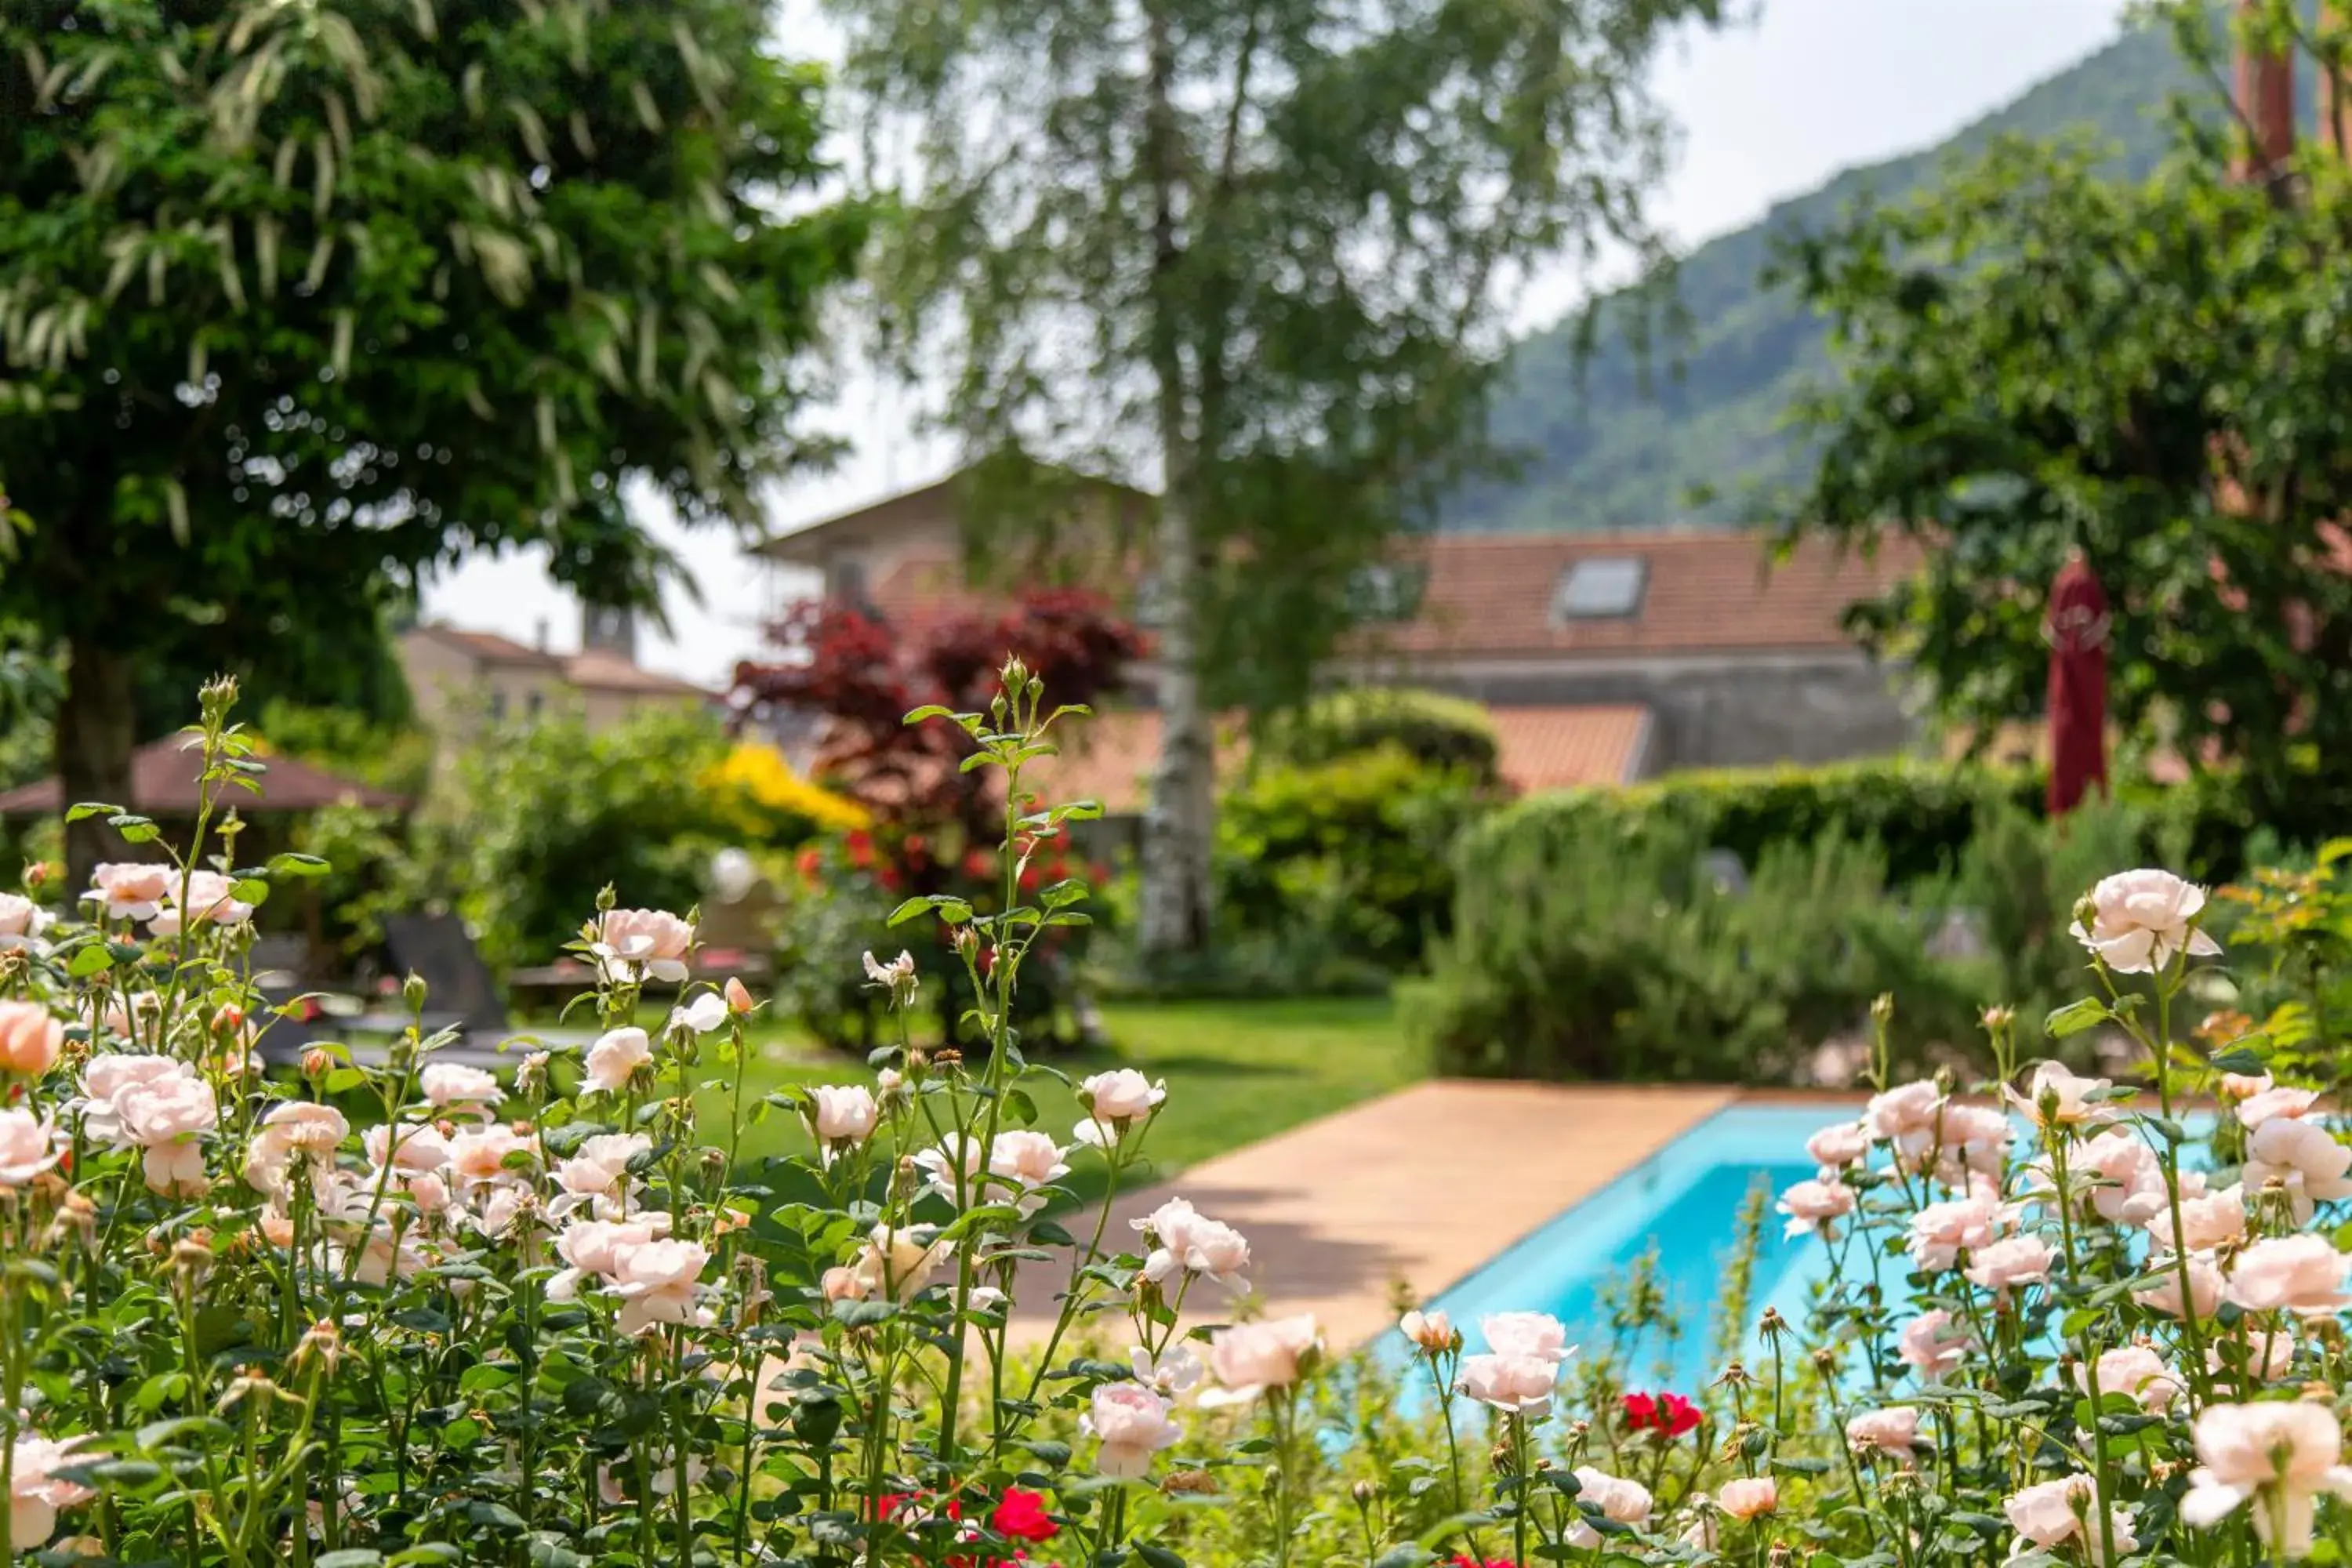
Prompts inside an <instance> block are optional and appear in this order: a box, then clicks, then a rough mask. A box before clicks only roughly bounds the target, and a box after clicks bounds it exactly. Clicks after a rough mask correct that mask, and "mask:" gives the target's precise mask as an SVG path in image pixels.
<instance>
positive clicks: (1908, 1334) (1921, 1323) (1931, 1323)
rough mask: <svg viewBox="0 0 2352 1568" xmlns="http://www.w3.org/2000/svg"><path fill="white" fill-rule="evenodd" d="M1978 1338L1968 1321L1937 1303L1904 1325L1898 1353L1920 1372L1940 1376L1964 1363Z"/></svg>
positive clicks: (1920, 1373) (1897, 1342)
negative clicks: (1959, 1319) (1961, 1320)
mask: <svg viewBox="0 0 2352 1568" xmlns="http://www.w3.org/2000/svg"><path fill="white" fill-rule="evenodd" d="M1974 1344H1975V1339H1974V1336H1972V1335H1971V1334H1970V1333H1969V1328H1968V1325H1967V1324H1965V1323H1960V1322H1956V1321H1953V1318H1952V1314H1951V1313H1949V1312H1948V1311H1946V1310H1944V1309H1943V1308H1941V1307H1937V1308H1935V1309H1933V1310H1929V1311H1925V1312H1922V1313H1920V1314H1919V1315H1918V1316H1917V1317H1916V1318H1914V1319H1912V1320H1911V1321H1909V1322H1907V1323H1906V1324H1904V1325H1903V1332H1902V1334H1901V1336H1900V1337H1899V1338H1898V1339H1897V1341H1896V1342H1895V1354H1896V1355H1898V1356H1900V1357H1902V1358H1903V1361H1904V1363H1905V1364H1906V1365H1908V1366H1910V1367H1912V1368H1914V1369H1915V1370H1916V1371H1917V1372H1918V1373H1919V1375H1920V1376H1922V1377H1933V1378H1940V1377H1942V1376H1944V1375H1945V1374H1946V1373H1949V1372H1951V1371H1952V1370H1953V1369H1954V1368H1956V1367H1958V1365H1959V1364H1960V1362H1961V1361H1962V1360H1963V1359H1964V1358H1965V1357H1966V1356H1967V1354H1968V1352H1969V1349H1970V1348H1971V1347H1972V1346H1973V1345H1974Z"/></svg>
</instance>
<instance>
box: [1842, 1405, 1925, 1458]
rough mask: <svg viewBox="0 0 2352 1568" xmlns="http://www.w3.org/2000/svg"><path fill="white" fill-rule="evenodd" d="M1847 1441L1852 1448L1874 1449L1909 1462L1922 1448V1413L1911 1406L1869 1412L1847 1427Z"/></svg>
mask: <svg viewBox="0 0 2352 1568" xmlns="http://www.w3.org/2000/svg"><path fill="white" fill-rule="evenodd" d="M1845 1440H1846V1444H1847V1446H1848V1447H1853V1448H1857V1449H1860V1448H1873V1449H1875V1450H1877V1451H1878V1452H1879V1453H1882V1454H1890V1455H1893V1456H1894V1457H1895V1458H1900V1459H1907V1458H1910V1457H1911V1451H1912V1449H1913V1448H1915V1447H1917V1446H1918V1442H1919V1412H1918V1411H1916V1410H1915V1409H1913V1408H1912V1407H1911V1406H1910V1405H1888V1406H1887V1407H1886V1408H1885V1409H1883V1410H1865V1411H1864V1412H1863V1413H1862V1414H1861V1415H1857V1416H1855V1417H1853V1419H1852V1420H1850V1421H1848V1422H1847V1423H1846V1424H1845Z"/></svg>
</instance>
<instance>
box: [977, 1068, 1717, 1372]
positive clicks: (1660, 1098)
mask: <svg viewBox="0 0 2352 1568" xmlns="http://www.w3.org/2000/svg"><path fill="white" fill-rule="evenodd" d="M1740 1098H1741V1095H1740V1091H1738V1089H1690V1088H1648V1087H1641V1086H1633V1085H1591V1086H1578V1087H1559V1086H1553V1085H1546V1084H1530V1083H1494V1082H1466V1081H1446V1080H1441V1081H1438V1082H1433V1083H1422V1084H1415V1085H1414V1086H1412V1088H1410V1089H1401V1090H1399V1091H1398V1092H1396V1093H1394V1094H1391V1095H1387V1096H1384V1097H1383V1098H1381V1099H1379V1100H1371V1101H1369V1102H1368V1103H1366V1104H1363V1105H1359V1106H1355V1107H1352V1108H1351V1109H1349V1110H1342V1111H1339V1112H1337V1113H1336V1114H1333V1115H1330V1116H1326V1117H1323V1118H1321V1119H1320V1120H1318V1121H1310V1122H1307V1123H1306V1124H1305V1125H1304V1126H1300V1127H1295V1128H1293V1129H1291V1130H1290V1131H1287V1132H1285V1133H1282V1134H1280V1135H1279V1136H1277V1137H1274V1138H1269V1139H1266V1140H1265V1142H1260V1143H1253V1144H1251V1145H1250V1146H1249V1147H1247V1148H1244V1149H1236V1150H1234V1151H1233V1152H1230V1153H1226V1154H1221V1155H1219V1156H1218V1157H1217V1158H1215V1159H1213V1160H1208V1161H1204V1162H1202V1163H1200V1164H1198V1165H1194V1166H1192V1168H1191V1169H1189V1170H1187V1171H1185V1172H1183V1173H1181V1174H1180V1175H1178V1176H1176V1177H1175V1178H1173V1179H1172V1180H1171V1181H1167V1182H1164V1183H1160V1184H1157V1185H1154V1186H1150V1187H1147V1188H1144V1189H1142V1190H1141V1191H1139V1192H1136V1193H1132V1194H1127V1195H1125V1196H1122V1197H1120V1198H1118V1199H1117V1200H1116V1201H1114V1203H1113V1204H1112V1205H1111V1226H1112V1229H1113V1232H1114V1233H1116V1234H1117V1235H1118V1237H1120V1238H1121V1239H1120V1240H1118V1241H1113V1240H1112V1239H1111V1237H1108V1236H1107V1237H1105V1242H1106V1245H1107V1246H1113V1247H1116V1246H1120V1245H1125V1244H1126V1243H1127V1242H1128V1241H1129V1240H1130V1239H1131V1238H1132V1237H1133V1233H1132V1232H1131V1231H1129V1230H1128V1228H1127V1225H1128V1222H1129V1220H1131V1219H1135V1218H1138V1217H1139V1216H1141V1215H1147V1214H1150V1212H1151V1211H1152V1210H1153V1209H1155V1208H1157V1207H1159V1206H1160V1204H1161V1203H1163V1202H1165V1201H1166V1200H1167V1199H1169V1198H1171V1197H1183V1198H1189V1199H1191V1200H1192V1205H1193V1206H1194V1207H1196V1208H1198V1209H1199V1210H1200V1211H1201V1212H1202V1214H1205V1215H1209V1216H1211V1217H1212V1218H1215V1219H1221V1220H1223V1221H1225V1222H1226V1223H1227V1224H1229V1225H1232V1226H1234V1227H1235V1228H1237V1229H1238V1230H1240V1231H1241V1232H1242V1234H1243V1235H1244V1236H1246V1237H1249V1241H1250V1252H1251V1256H1252V1258H1253V1267H1252V1268H1251V1269H1250V1284H1251V1285H1252V1287H1253V1288H1254V1289H1255V1290H1257V1291H1258V1292H1259V1293H1260V1294H1262V1295H1263V1296H1264V1297H1265V1301H1266V1309H1267V1311H1268V1312H1269V1313H1270V1314H1273V1315H1276V1316H1286V1315H1288V1314H1291V1313H1295V1312H1312V1313H1314V1314H1315V1316H1316V1319H1317V1321H1319V1322H1320V1323H1321V1324H1322V1325H1323V1331H1324V1335H1325V1338H1326V1341H1327V1342H1328V1344H1329V1345H1330V1346H1331V1348H1332V1349H1333V1350H1335V1351H1344V1350H1350V1349H1353V1348H1355V1347H1356V1346H1358V1345H1360V1344H1363V1343H1365V1342H1367V1341H1369V1340H1370V1339H1371V1338H1373V1337H1374V1336H1375V1335H1377V1334H1378V1333H1380V1332H1381V1330H1383V1329H1385V1328H1387V1327H1388V1326H1389V1325H1390V1324H1391V1321H1393V1313H1392V1310H1391V1297H1392V1294H1393V1291H1394V1289H1395V1288H1396V1286H1397V1284H1398V1283H1399V1282H1400V1281H1402V1282H1403V1283H1404V1284H1405V1285H1407V1286H1409V1287H1410V1288H1411V1289H1412V1291H1413V1292H1414V1294H1415V1295H1416V1296H1419V1297H1421V1298H1423V1299H1426V1298H1428V1297H1432V1296H1434V1295H1436V1294H1437V1293H1438V1292H1439V1291H1441V1290H1443V1289H1445V1288H1446V1287H1447V1286H1449V1285H1451V1284H1453V1283H1454V1281H1455V1280H1457V1279H1462V1278H1463V1277H1464V1276H1465V1275H1467V1274H1469V1273H1470V1272H1471V1271H1472V1270H1474V1269H1475V1268H1477V1267H1478V1266H1479V1265H1480V1264H1482V1263H1484V1262H1486V1260H1487V1259H1488V1258H1492V1257H1494V1256H1495V1255H1496V1253H1498V1252H1500V1251H1502V1250H1503V1249H1504V1248H1505V1247H1508V1246H1510V1245H1511V1244H1512V1243H1513V1242H1515V1241H1517V1240H1518V1239H1519V1238H1520V1237H1525V1236H1527V1235H1528V1234H1529V1233H1531V1232H1533V1231H1535V1230H1536V1229H1538V1227H1540V1226H1542V1225H1543V1224H1544V1222H1545V1221H1547V1220H1549V1219H1550V1218H1551V1217H1552V1216H1553V1215H1557V1214H1558V1213H1559V1211H1560V1210H1562V1209H1564V1208H1566V1207H1568V1206H1569V1205H1570V1204H1573V1203H1576V1202H1577V1201H1578V1200H1580V1199H1581V1198H1583V1197H1585V1196H1586V1195H1587V1194H1591V1193H1592V1192H1594V1191H1596V1190H1597V1189H1599V1188H1600V1187H1601V1186H1602V1185H1604V1184H1607V1183H1608V1182H1609V1181H1610V1180H1611V1178H1612V1177H1614V1176H1616V1175H1618V1174H1619V1173H1622V1172H1623V1171H1625V1170H1627V1169H1629V1168H1630V1167H1632V1166H1633V1165H1635V1164H1637V1163H1640V1162H1641V1161H1642V1160H1643V1159H1644V1158H1646V1157H1647V1156H1649V1155H1650V1154H1651V1153H1653V1152H1655V1151H1657V1150H1658V1149H1660V1148H1662V1147H1664V1145H1665V1144H1667V1143H1669V1142H1673V1141H1674V1140H1675V1138H1677V1137H1679V1136H1680V1135H1681V1134H1683V1133H1684V1132H1685V1131H1688V1130H1689V1129H1690V1128H1692V1127H1693V1126H1695V1125H1696V1124H1697V1123H1698V1122H1700V1121H1704V1120H1706V1118H1707V1117H1708V1116H1711V1115H1713V1114H1714V1113H1715V1112H1716V1111H1717V1110H1721V1109H1723V1108H1724V1107H1725V1106H1727V1105H1729V1104H1731V1103H1732V1102H1733V1101H1734V1100H1738V1099H1740ZM1094 1219H1095V1215H1094V1214H1093V1213H1092V1212H1091V1211H1089V1212H1088V1213H1087V1215H1083V1216H1081V1219H1080V1220H1077V1221H1072V1222H1070V1223H1069V1226H1068V1228H1069V1229H1070V1231H1071V1233H1072V1234H1073V1235H1076V1236H1079V1237H1084V1236H1086V1235H1087V1234H1088V1233H1089V1232H1090V1231H1091V1229H1092V1226H1093V1223H1094ZM1061 1283H1062V1280H1061V1279H1058V1278H1055V1276H1054V1273H1053V1272H1052V1271H1045V1272H1041V1273H1038V1274H1035V1275H1031V1276H1027V1277H1024V1279H1023V1280H1022V1282H1021V1286H1020V1288H1019V1289H1018V1290H1017V1292H1016V1295H1015V1300H1019V1301H1022V1302H1024V1303H1027V1306H1026V1308H1025V1309H1016V1311H1017V1312H1018V1316H1017V1317H1016V1319H1015V1322H1014V1339H1015V1341H1016V1342H1024V1341H1027V1342H1034V1339H1035V1338H1041V1337H1042V1336H1043V1335H1044V1333H1045V1331H1046V1330H1047V1329H1048V1328H1049V1327H1050V1326H1051V1323H1052V1319H1053V1314H1054V1311H1055V1301H1054V1298H1055V1291H1056V1290H1058V1289H1060V1287H1061ZM1209 1294H1210V1295H1211V1296H1215V1295H1216V1293H1215V1292H1210V1293H1209ZM1218 1301H1219V1310H1221V1306H1222V1298H1218ZM1217 1315H1218V1310H1212V1311H1210V1312H1208V1313H1205V1314H1196V1313H1194V1312H1193V1311H1192V1310H1190V1303H1188V1306H1187V1311H1186V1316H1187V1318H1193V1317H1196V1316H1200V1317H1202V1319H1203V1321H1215V1318H1216V1317H1217Z"/></svg>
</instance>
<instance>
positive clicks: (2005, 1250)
mask: <svg viewBox="0 0 2352 1568" xmlns="http://www.w3.org/2000/svg"><path fill="white" fill-rule="evenodd" d="M2057 1258H2058V1254H2057V1252H2056V1251H2055V1250H2054V1249H2053V1248H2052V1247H2051V1245H2050V1244H2049V1243H2048V1242H2046V1241H2044V1240H2042V1238H2041V1237H2038V1236H2012V1237H2009V1238H2008V1239H2007V1240H2005V1241H1995V1242H1991V1243H1989V1244H1988V1245H1986V1246H1984V1247H1979V1248H1978V1249H1977V1250H1976V1251H1975V1252H1974V1253H1972V1254H1971V1255H1970V1256H1969V1266H1968V1268H1967V1269H1966V1271H1965V1272H1966V1273H1967V1275H1968V1277H1969V1280H1970V1282H1972V1283H1974V1284H1977V1285H1980V1286H1982V1287H1984V1289H1988V1290H2008V1289H2011V1288H2013V1287H2015V1286H2019V1285H2038V1284H2040V1283H2041V1282H2042V1281H2043V1280H2045V1279H2049V1278H2050V1266H2051V1265H2052V1264H2053V1263H2054V1262H2056V1261H2057Z"/></svg>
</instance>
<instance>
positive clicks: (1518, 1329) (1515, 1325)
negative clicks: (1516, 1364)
mask: <svg viewBox="0 0 2352 1568" xmlns="http://www.w3.org/2000/svg"><path fill="white" fill-rule="evenodd" d="M1478 1332H1479V1333H1480V1334H1482V1335H1484V1336H1485V1337H1486V1348H1487V1349H1488V1350H1490V1351H1492V1352H1494V1353H1495V1354H1496V1355H1512V1356H1530V1357H1533V1358H1534V1359H1535V1360H1538V1361H1548V1362H1553V1363H1559V1362H1563V1361H1566V1360H1567V1359H1568V1358H1569V1357H1570V1356H1572V1355H1574V1354H1575V1353H1576V1347H1575V1346H1574V1345H1571V1344H1570V1343H1569V1342H1568V1330H1567V1328H1566V1327H1565V1326H1563V1325H1562V1324H1561V1322H1560V1321H1559V1319H1558V1318H1555V1317H1553V1316H1551V1315H1550V1314H1549V1313H1548V1312H1489V1313H1487V1314H1486V1316H1485V1317H1483V1318H1481V1319H1479V1320H1478Z"/></svg>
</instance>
